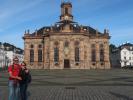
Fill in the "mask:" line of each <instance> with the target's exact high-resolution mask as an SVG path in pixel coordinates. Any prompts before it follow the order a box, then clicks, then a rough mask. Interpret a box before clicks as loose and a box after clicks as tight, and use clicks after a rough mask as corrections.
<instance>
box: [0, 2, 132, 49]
mask: <svg viewBox="0 0 133 100" xmlns="http://www.w3.org/2000/svg"><path fill="white" fill-rule="evenodd" d="M65 1H67V0H65ZM69 1H71V2H72V4H73V15H74V20H75V21H77V22H78V23H79V24H82V25H88V26H91V27H93V28H95V29H98V30H99V31H100V32H103V30H104V29H105V28H107V29H109V30H110V36H111V39H110V43H113V44H116V45H119V44H122V43H124V42H127V41H128V42H131V43H133V0H69ZM60 4H61V0H0V42H9V43H11V44H14V45H16V46H18V47H20V48H23V43H24V42H23V40H22V36H23V35H24V31H25V30H26V29H30V30H31V32H33V31H35V30H36V29H39V28H41V27H43V26H49V25H52V24H54V23H55V22H57V21H59V16H60Z"/></svg>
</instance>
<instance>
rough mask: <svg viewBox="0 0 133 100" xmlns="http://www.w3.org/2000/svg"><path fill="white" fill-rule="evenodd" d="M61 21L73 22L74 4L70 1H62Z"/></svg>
mask: <svg viewBox="0 0 133 100" xmlns="http://www.w3.org/2000/svg"><path fill="white" fill-rule="evenodd" d="M60 20H61V21H63V20H70V21H72V20H73V16H72V3H70V2H69V1H67V2H65V1H64V0H62V3H61V16H60Z"/></svg>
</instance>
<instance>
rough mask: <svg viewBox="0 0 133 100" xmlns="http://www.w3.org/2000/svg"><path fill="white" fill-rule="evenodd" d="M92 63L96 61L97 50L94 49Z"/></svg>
mask: <svg viewBox="0 0 133 100" xmlns="http://www.w3.org/2000/svg"><path fill="white" fill-rule="evenodd" d="M91 61H92V62H95V61H96V50H95V49H93V50H92V52H91Z"/></svg>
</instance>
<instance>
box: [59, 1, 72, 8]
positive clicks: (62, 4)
mask: <svg viewBox="0 0 133 100" xmlns="http://www.w3.org/2000/svg"><path fill="white" fill-rule="evenodd" d="M64 5H69V6H70V7H72V3H71V2H70V1H63V2H62V3H61V7H63V6H64Z"/></svg>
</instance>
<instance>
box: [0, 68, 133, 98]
mask: <svg viewBox="0 0 133 100" xmlns="http://www.w3.org/2000/svg"><path fill="white" fill-rule="evenodd" d="M31 74H32V78H33V79H32V83H31V84H30V85H29V88H28V93H27V95H28V98H29V99H28V100H133V70H122V69H113V70H31ZM7 97H8V74H7V72H0V100H7Z"/></svg>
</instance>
